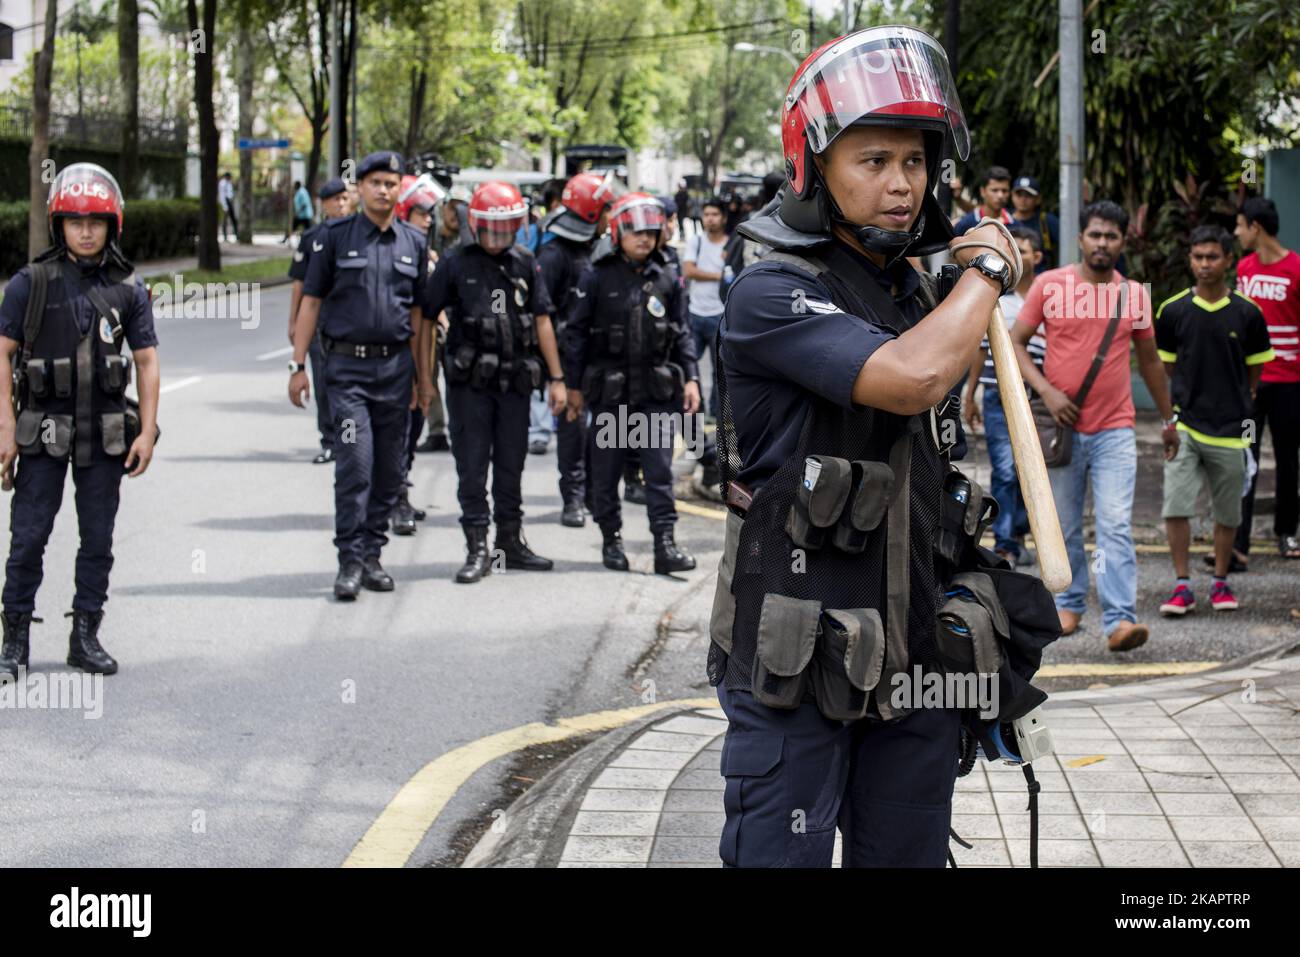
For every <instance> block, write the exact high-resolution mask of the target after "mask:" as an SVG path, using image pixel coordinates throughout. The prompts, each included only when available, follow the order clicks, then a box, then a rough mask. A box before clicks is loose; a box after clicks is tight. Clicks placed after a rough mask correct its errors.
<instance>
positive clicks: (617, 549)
mask: <svg viewBox="0 0 1300 957" xmlns="http://www.w3.org/2000/svg"><path fill="white" fill-rule="evenodd" d="M600 534H601V537H602V538H604V540H605V541H604V543H603V544H602V545H601V546H600V560H601V561H602V562H604V563H605V567H606V568H608V569H611V570H612V571H616V572H625V571H627V555H626V554H625V553H624V551H623V536H622V535H621V534H619V530H618V529H617V528H602V529H601V530H600Z"/></svg>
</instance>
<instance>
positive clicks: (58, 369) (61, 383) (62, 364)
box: [50, 359, 72, 399]
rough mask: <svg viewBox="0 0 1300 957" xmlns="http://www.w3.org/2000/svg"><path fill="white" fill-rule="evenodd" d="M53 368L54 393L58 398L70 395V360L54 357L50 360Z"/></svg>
mask: <svg viewBox="0 0 1300 957" xmlns="http://www.w3.org/2000/svg"><path fill="white" fill-rule="evenodd" d="M50 365H51V366H52V367H53V369H54V394H55V396H56V397H58V398H60V399H66V398H67V397H68V396H70V395H72V360H71V359H54V360H52V361H51V362H50Z"/></svg>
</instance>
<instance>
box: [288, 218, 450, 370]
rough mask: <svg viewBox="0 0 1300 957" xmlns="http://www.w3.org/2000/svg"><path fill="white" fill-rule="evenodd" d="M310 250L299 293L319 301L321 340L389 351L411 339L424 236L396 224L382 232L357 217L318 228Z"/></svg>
mask: <svg viewBox="0 0 1300 957" xmlns="http://www.w3.org/2000/svg"><path fill="white" fill-rule="evenodd" d="M317 246H319V247H320V248H319V249H317V248H316V247H317ZM308 248H310V249H311V250H312V253H311V260H310V262H309V264H308V266H307V278H306V279H305V280H304V281H303V286H302V291H303V294H304V295H307V296H315V297H316V298H318V299H321V300H322V302H321V307H320V319H319V321H318V322H317V328H318V329H320V331H321V332H322V333H323V334H324V335H325V336H327V337H329V338H331V339H341V340H343V341H345V342H355V343H365V344H390V345H392V344H397V343H401V342H405V341H406V340H408V339H410V338H411V336H412V334H413V332H414V330H413V329H412V328H411V307H412V306H418V305H419V304H420V301H421V299H422V291H423V287H424V280H425V273H426V267H427V265H428V256H427V255H426V253H425V239H424V233H422V232H420V231H419V230H418V229H416V228H415V227H414V226H412V225H410V224H409V223H404V222H402V221H401V220H398V219H394V220H393V221H392V222H391V223H390V224H389V226H388V228H387V229H385V230H383V231H382V232H381V231H380V229H379V227H378V226H376V225H375V223H374V222H373V221H372V220H371V219H370V218H369V217H368V216H366V215H365V213H355V214H353V215H351V216H345V217H343V218H341V219H332V220H330V221H329V222H327V223H324V224H322V225H321V226H320V227H319V228H318V229H317V231H316V235H315V237H314V238H313V239H312V245H311V246H310V247H308Z"/></svg>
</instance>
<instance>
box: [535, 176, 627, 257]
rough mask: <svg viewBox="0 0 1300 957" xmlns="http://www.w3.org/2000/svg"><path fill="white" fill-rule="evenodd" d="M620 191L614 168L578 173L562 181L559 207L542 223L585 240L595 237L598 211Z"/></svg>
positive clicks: (560, 232) (546, 226) (550, 228)
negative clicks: (563, 182) (601, 171)
mask: <svg viewBox="0 0 1300 957" xmlns="http://www.w3.org/2000/svg"><path fill="white" fill-rule="evenodd" d="M621 192H622V190H621V189H620V184H619V181H618V178H617V177H616V176H615V175H614V173H613V171H612V170H611V171H610V172H608V173H606V174H605V175H604V176H601V175H600V174H598V173H579V174H578V175H577V176H574V177H572V178H571V179H570V180H569V181H568V182H567V183H565V184H564V192H563V193H561V194H560V208H559V209H557V210H556V211H555V212H554V213H552V214H551V216H550V218H549V219H548V220H547V221H546V222H545V223H543V228H544V229H548V230H550V231H551V232H553V233H555V235H557V236H563V237H564V238H565V239H572V240H574V241H575V242H580V243H585V242H589V241H590V240H592V239H594V238H595V236H596V229H597V227H598V225H599V224H600V214H601V213H603V212H604V211H605V210H606V209H608V208H609V206H610V204H611V203H613V202H614V200H616V199H617V198H618V196H619V194H620V193H621Z"/></svg>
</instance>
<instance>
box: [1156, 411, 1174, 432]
mask: <svg viewBox="0 0 1300 957" xmlns="http://www.w3.org/2000/svg"><path fill="white" fill-rule="evenodd" d="M1160 425H1161V428H1163V429H1164V430H1165V431H1168V430H1169V429H1172V428H1174V427H1175V426H1177V425H1178V413H1177V412H1175V413H1174V417H1173V418H1172V419H1165V420H1164V421H1163V422H1162V423H1161V424H1160Z"/></svg>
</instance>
